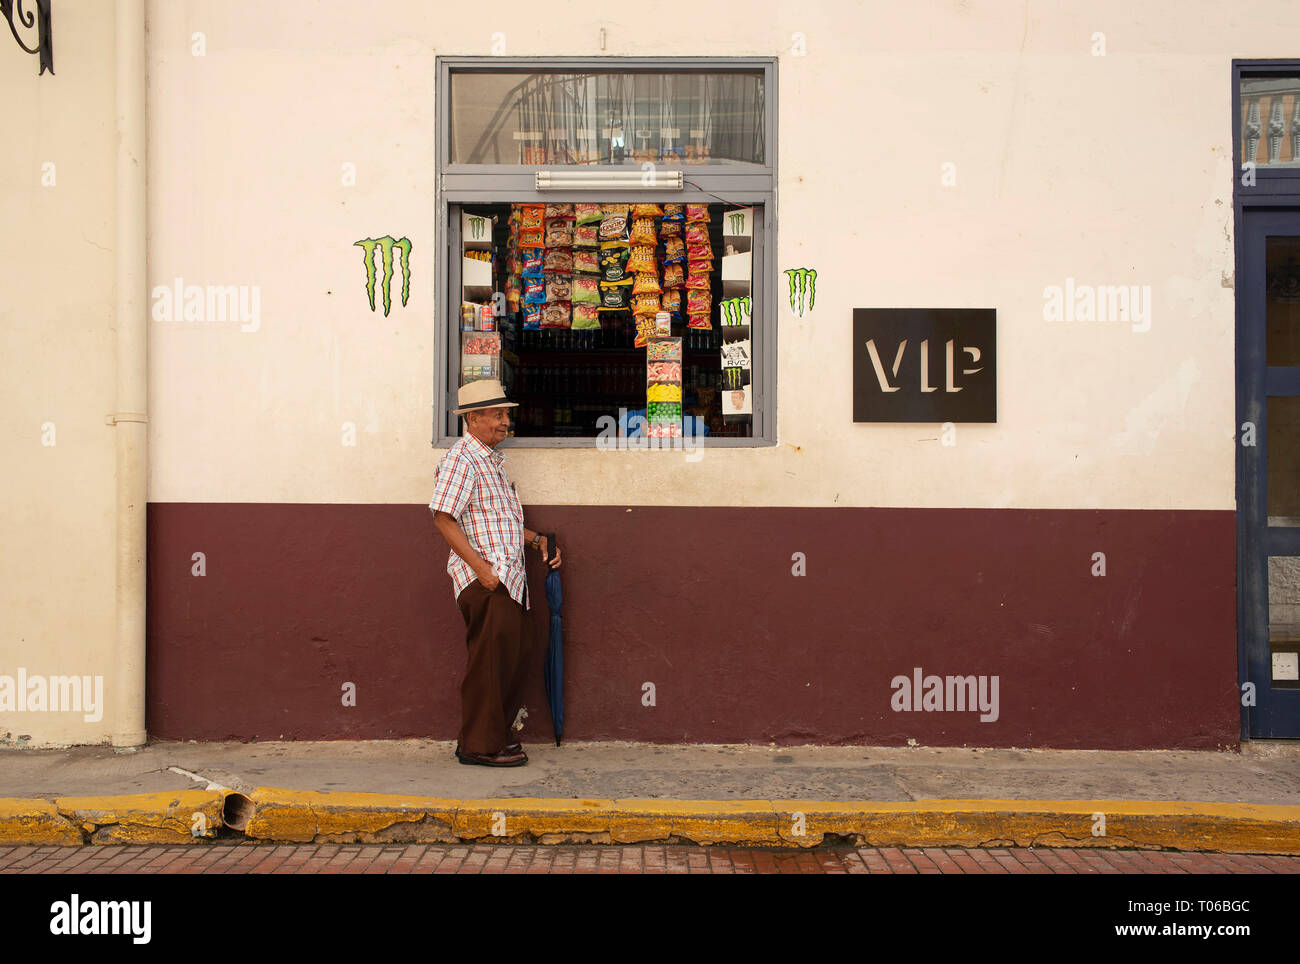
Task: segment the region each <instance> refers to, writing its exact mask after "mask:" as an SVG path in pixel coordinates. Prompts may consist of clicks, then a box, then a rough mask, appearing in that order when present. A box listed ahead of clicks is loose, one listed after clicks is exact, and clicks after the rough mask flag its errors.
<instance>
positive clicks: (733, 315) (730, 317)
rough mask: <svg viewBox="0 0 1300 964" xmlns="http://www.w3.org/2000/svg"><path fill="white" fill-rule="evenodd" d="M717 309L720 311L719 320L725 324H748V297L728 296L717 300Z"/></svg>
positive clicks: (749, 313)
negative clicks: (725, 298) (723, 299)
mask: <svg viewBox="0 0 1300 964" xmlns="http://www.w3.org/2000/svg"><path fill="white" fill-rule="evenodd" d="M718 309H719V310H720V311H721V312H722V319H721V321H722V324H723V325H725V326H732V325H748V324H749V322H750V318H751V316H752V312H751V310H750V301H749V299H748V298H728V299H727V300H726V301H720V302H718Z"/></svg>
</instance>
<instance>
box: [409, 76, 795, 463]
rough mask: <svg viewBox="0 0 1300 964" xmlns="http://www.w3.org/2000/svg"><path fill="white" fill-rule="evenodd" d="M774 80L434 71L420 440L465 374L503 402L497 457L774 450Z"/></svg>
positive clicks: (445, 418)
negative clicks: (617, 441)
mask: <svg viewBox="0 0 1300 964" xmlns="http://www.w3.org/2000/svg"><path fill="white" fill-rule="evenodd" d="M774 71H775V63H774V62H769V61H758V62H755V61H743V62H740V63H737V64H734V65H728V64H727V63H726V62H722V63H721V64H720V63H719V62H710V63H709V64H707V65H693V66H692V67H691V68H689V69H685V68H683V67H681V66H680V62H676V61H665V62H663V64H662V65H659V64H648V63H647V62H645V61H643V60H639V61H637V62H635V64H633V65H629V66H627V67H619V66H617V62H616V61H601V62H599V63H592V64H585V63H583V64H573V63H566V64H565V65H564V66H563V67H556V68H553V69H547V68H546V67H545V65H542V64H538V63H537V62H529V63H527V64H519V65H517V66H514V67H503V66H502V58H487V59H479V60H476V59H462V58H455V59H448V60H446V61H443V62H440V74H439V77H440V85H441V87H442V90H443V93H442V97H441V100H440V104H441V105H442V107H443V110H442V116H443V117H444V119H445V123H444V126H443V129H442V131H441V136H440V141H439V145H440V157H441V158H443V159H445V160H443V161H440V164H439V174H440V184H441V191H440V193H441V195H442V197H441V201H440V212H441V217H442V218H443V222H442V223H443V226H444V229H445V231H446V234H447V238H448V242H449V243H448V248H447V254H448V257H447V258H446V263H445V265H444V266H443V268H441V269H440V293H441V294H442V295H443V297H442V298H440V302H441V303H442V304H444V305H446V306H447V311H446V312H445V317H444V318H442V319H440V333H443V334H444V335H445V337H444V338H443V339H442V342H443V345H444V348H443V350H442V351H440V353H439V357H440V360H441V361H443V362H445V364H443V365H440V366H439V377H440V379H441V380H442V381H441V384H440V385H439V386H438V389H439V390H438V392H437V396H438V398H439V399H440V401H441V404H440V405H438V406H436V408H437V409H438V410H437V411H436V412H435V419H436V420H437V426H436V429H437V430H436V431H435V439H434V443H435V444H439V443H441V444H448V443H449V441H450V440H451V439H453V438H455V437H457V436H458V435H459V434H460V431H461V426H460V424H459V419H457V418H456V417H455V416H453V415H451V414H450V411H451V409H452V408H454V407H455V394H456V390H457V389H458V388H459V387H460V386H461V385H463V384H465V383H466V382H469V381H473V380H475V379H480V378H496V379H499V380H500V381H501V382H502V384H503V386H504V387H505V390H506V393H507V394H508V395H509V397H510V398H511V399H512V400H514V401H517V402H519V408H517V409H512V410H511V412H512V417H513V424H512V436H513V438H512V440H511V441H510V442H507V443H506V444H520V445H566V444H568V445H590V444H592V442H591V440H593V439H597V438H600V437H602V436H608V435H609V434H610V433H611V431H613V432H615V433H617V434H619V435H629V436H633V437H635V436H637V435H649V436H661V437H665V436H676V435H680V434H690V435H693V436H695V437H696V438H700V437H703V439H704V443H705V444H706V445H707V444H710V443H717V444H723V445H754V444H770V443H771V442H773V441H775V424H774V421H775V420H774V417H773V413H774V408H775V384H774V375H775V347H776V346H775V325H774V316H775V308H774V305H772V304H769V303H768V300H769V299H768V297H767V295H768V292H769V291H770V290H772V286H771V283H770V281H769V277H768V276H769V275H773V274H774V273H775V272H774V271H773V270H772V268H773V267H774V266H773V265H771V263H770V261H769V260H768V258H767V252H768V251H770V250H771V238H772V232H771V229H770V220H769V218H770V212H771V211H772V210H773V205H774V201H775V197H774V185H775V168H774V163H773V162H774V157H775V149H774V145H773V144H772V138H771V136H770V135H771V131H772V129H773V126H774V124H773V121H774V116H775V114H774V110H773V105H771V104H770V103H768V102H767V100H766V97H765V93H766V92H767V91H768V90H770V89H772V87H771V85H772V81H773V75H774ZM575 167H581V169H582V170H581V172H580V173H579V172H574V168H575ZM556 171H559V172H564V171H568V172H570V173H569V175H568V176H569V177H570V178H572V177H574V176H576V177H578V178H580V180H579V181H578V182H577V183H572V181H571V182H570V183H571V185H572V186H571V187H570V186H569V184H565V183H557V184H554V185H550V184H548V183H547V182H546V177H548V176H552V175H551V174H550V172H556ZM563 176H564V175H563V174H560V175H554V176H553V178H554V180H556V181H560V180H561V178H562V177H563ZM548 188H551V189H548Z"/></svg>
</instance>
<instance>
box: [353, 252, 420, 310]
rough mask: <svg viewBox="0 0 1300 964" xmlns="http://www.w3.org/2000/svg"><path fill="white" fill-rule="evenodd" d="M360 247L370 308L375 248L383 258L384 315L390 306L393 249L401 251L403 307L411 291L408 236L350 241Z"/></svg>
mask: <svg viewBox="0 0 1300 964" xmlns="http://www.w3.org/2000/svg"><path fill="white" fill-rule="evenodd" d="M352 243H353V244H354V245H357V246H359V247H360V248H361V252H362V257H363V258H364V260H365V262H366V294H367V295H368V296H369V297H370V310H371V311H374V310H375V249H376V248H378V249H379V252H380V255H381V257H382V259H383V266H384V278H383V293H384V315H385V317H386V316H387V315H388V309H389V308H391V307H392V296H391V294H390V291H391V289H390V287H389V282H390V281H392V280H393V249H394V248H396V249H397V250H398V251H399V252H401V260H402V305H403V307H405V305H406V299H407V297H408V296H409V295H410V293H411V242H410V239H409V238H398V239H397V240H393V238H391V237H388V236H385V237H382V238H365V239H364V240H361V241H354V242H352Z"/></svg>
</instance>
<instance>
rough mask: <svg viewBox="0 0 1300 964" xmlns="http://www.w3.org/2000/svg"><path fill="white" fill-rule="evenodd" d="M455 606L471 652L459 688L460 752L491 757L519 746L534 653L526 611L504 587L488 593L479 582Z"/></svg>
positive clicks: (457, 600) (461, 595) (475, 582)
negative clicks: (517, 724) (516, 726)
mask: <svg viewBox="0 0 1300 964" xmlns="http://www.w3.org/2000/svg"><path fill="white" fill-rule="evenodd" d="M456 605H457V606H458V607H459V608H460V614H461V615H462V616H463V617H465V645H466V646H467V647H468V648H469V659H468V661H467V665H466V667H465V681H464V682H463V683H462V684H461V686H460V719H461V727H460V748H461V750H462V752H465V753H480V754H485V755H489V756H490V755H492V754H495V753H500V752H501V751H502V750H504V749H505V748H506V747H507V746H508V745H509V744H511V743H514V742H515V739H514V736H515V731H513V730H511V728H510V726H511V724H512V723H514V721H515V714H517V713H518V712H519V707H520V706H521V705H522V700H523V689H524V680H525V677H526V676H527V673H528V666H529V663H530V661H531V659H532V655H533V647H532V636H531V634H530V633H529V628H528V620H527V618H526V617H527V613H526V612H525V611H524V607H523V606H521V605H519V603H517V602H515V601H514V599H513V598H511V596H510V593H509V592H508V591H507V590H506V587H505V585H504V584H500V585H498V586H497V587H496V589H494V590H492V591H491V592H488V590H487V589H485V588H484V587H483V584H482V583H480V582H479V581H478V580H477V579H475V580H474V581H473V582H471V583H470V584H469V585H468V586H466V587H465V588H464V589H462V590H461V592H460V595H459V596H457V597H456Z"/></svg>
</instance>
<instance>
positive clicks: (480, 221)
mask: <svg viewBox="0 0 1300 964" xmlns="http://www.w3.org/2000/svg"><path fill="white" fill-rule="evenodd" d="M465 220H466V222H467V226H468V227H469V239H468V240H470V241H482V240H483V235H484V233H485V232H486V231H487V218H483V217H478V216H477V215H475V216H473V217H467V218H466V219H465Z"/></svg>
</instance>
